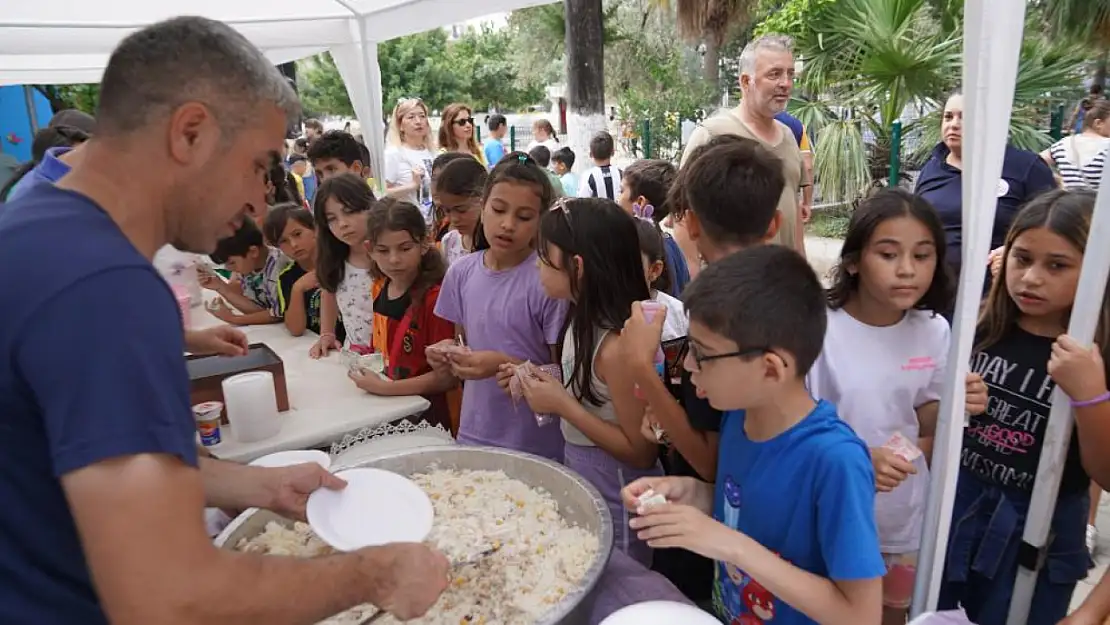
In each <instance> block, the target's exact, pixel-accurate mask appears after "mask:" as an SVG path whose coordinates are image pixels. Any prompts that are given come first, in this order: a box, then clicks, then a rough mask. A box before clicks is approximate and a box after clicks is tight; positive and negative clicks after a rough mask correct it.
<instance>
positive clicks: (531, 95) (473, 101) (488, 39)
mask: <svg viewBox="0 0 1110 625" xmlns="http://www.w3.org/2000/svg"><path fill="white" fill-rule="evenodd" d="M512 41H513V36H512V33H511V32H510V31H509V30H508V29H494V28H492V27H490V26H487V25H483V26H482V27H480V28H477V29H470V30H469V31H467V32H466V33H464V34H463V36H462V37H460V38H459V39H458V40H457V41H454V42H451V44H450V58H449V59H448V65H449V67H450V68H451V71H453V72H455V73H456V74H457V75H459V76H465V77H466V80H465V82H464V84H463V91H464V94H465V95H464V96H463V97H462V98H461V100H462V101H463V102H467V103H468V104H470V105H471V106H472V107H474V108H475V110H486V111H488V110H491V109H497V110H514V109H521V108H525V107H527V106H530V105H532V104H536V103H537V102H541V101H542V100H543V99H544V83H543V82H541V81H539V80H538V79H537V78H535V77H525V76H522V75H521V73H520V71H519V68H518V66H517V63H516V62H515V59H514V58H513V56H512Z"/></svg>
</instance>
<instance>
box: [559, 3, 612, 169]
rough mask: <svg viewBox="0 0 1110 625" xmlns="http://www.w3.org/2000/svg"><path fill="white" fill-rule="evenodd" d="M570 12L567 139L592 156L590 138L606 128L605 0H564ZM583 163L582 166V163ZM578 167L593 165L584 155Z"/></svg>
mask: <svg viewBox="0 0 1110 625" xmlns="http://www.w3.org/2000/svg"><path fill="white" fill-rule="evenodd" d="M563 5H564V9H565V13H566V27H567V33H566V42H565V43H566V54H567V135H568V136H567V138H568V140H569V143H570V145H571V149H573V150H574V151H575V153H577V154H581V155H584V156H588V155H589V145H590V138H591V137H592V136H593V135H594V133H596V132H598V131H601V130H605V128H606V123H605V49H604V42H603V40H602V7H601V0H563ZM579 164H581V167H579V166H578V165H579ZM575 166H576V167H575V169H587V168H589V167H592V164H591V163H590V162H589V158H584V157H583V156H580V157H579V158H578V159H576V160H575Z"/></svg>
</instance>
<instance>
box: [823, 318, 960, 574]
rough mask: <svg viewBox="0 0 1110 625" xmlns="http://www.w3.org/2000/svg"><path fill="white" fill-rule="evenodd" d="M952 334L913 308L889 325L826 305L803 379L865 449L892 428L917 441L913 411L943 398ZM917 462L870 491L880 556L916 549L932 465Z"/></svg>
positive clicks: (887, 435) (881, 440)
mask: <svg viewBox="0 0 1110 625" xmlns="http://www.w3.org/2000/svg"><path fill="white" fill-rule="evenodd" d="M949 335H950V329H949V326H948V321H946V320H945V319H944V317H941V316H940V315H934V314H933V313H932V312H930V311H925V310H911V311H909V312H907V313H906V316H905V317H903V318H902V320H901V321H899V322H898V323H896V324H894V325H892V326H886V327H876V326H870V325H867V324H865V323H862V322H861V321H859V320H857V319H856V318H855V317H852V316H851V315H849V314H848V313H847V312H845V311H844V310H830V311H829V313H828V329H827V331H826V332H825V344H824V348H823V349H822V351H821V355H820V356H819V357H818V358H817V362H815V363H814V364H813V368H812V369H810V372H809V375H808V376H807V383H808V386H809V390H810V393H812V394H813V397H814V398H815V399H824V400H827V401H829V402H831V403H833V404H835V405H836V407H837V412H838V413H839V415H840V418H841V419H843V420H844V421H845V422H846V423H847V424H848V425H850V426H851V427H852V429H853V430H855V432H856V434H857V435H858V436H859V437H860V438H861V439H863V441H864V443H866V444H867V446H868V447H881V446H882V445H883V444H885V443H886V442H887V441H888V440H890V437H892V436H893V435H894V434H895V433H896V432H900V433H901V434H902V435H903V436H905V437H906V438H907V439H909V440H910V441H911V442H913V443H915V444H916V443H917V440H918V433H919V429H920V428H919V425H918V420H917V413H916V409H917V408H918V407H920V406H922V405H923V404H926V403H928V402H931V401H938V400H939V399H940V393H941V387H942V384H943V380H944V367H945V362H946V359H947V356H948V344H949ZM914 466H915V467H916V468H917V474H916V475H911V476H909V477H908V478H907V479H906V481H904V482H902V483H901V484H900V485H898V487H897V488H895V489H894V490H893V491H891V492H889V493H877V494H876V495H875V521H876V523H877V524H878V526H879V543H880V545H881V547H882V551H883V553H887V554H900V553H911V552H915V551H917V550H918V548H919V545H920V542H921V524H922V519H923V518H924V516H925V500H926V497H927V496H928V492H929V468H928V465H927V464H926V461H925V457H924V456H922V457H919V458H918V459H917V460H916V461H915V462H914Z"/></svg>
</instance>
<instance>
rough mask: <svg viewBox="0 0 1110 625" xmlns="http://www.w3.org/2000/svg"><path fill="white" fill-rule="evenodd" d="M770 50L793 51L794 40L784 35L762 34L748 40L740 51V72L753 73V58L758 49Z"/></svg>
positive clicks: (757, 53)
mask: <svg viewBox="0 0 1110 625" xmlns="http://www.w3.org/2000/svg"><path fill="white" fill-rule="evenodd" d="M762 50H771V51H774V52H790V53H793V52H794V40H793V39H791V38H790V37H787V36H786V35H776V34H770V35H763V36H762V37H759V38H758V39H754V40H752V41H749V42H748V45H746V46H744V51H743V52H741V53H740V73H741V74H748V75H749V76H751V75H752V74H754V73H755V59H756V57H757V56H759V53H760V51H762Z"/></svg>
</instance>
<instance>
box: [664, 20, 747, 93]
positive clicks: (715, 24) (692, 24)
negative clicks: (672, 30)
mask: <svg viewBox="0 0 1110 625" xmlns="http://www.w3.org/2000/svg"><path fill="white" fill-rule="evenodd" d="M653 1H654V2H655V3H656V4H658V5H660V6H662V7H667V8H669V7H671V6H672V3H673V6H674V8H675V10H676V14H677V15H678V32H679V34H681V35H682V36H683V37H685V38H686V39H687V40H689V41H701V42H703V43H704V44H705V55H704V56H703V58H702V69H703V72H704V75H705V79H706V80H707V81H709V82H710V83H712V84H718V82H719V80H720V64H721V47H722V46H724V45H725V43H726V42H727V41H728V39H729V38H730V35H731V34H733V33H734V32H736V30H738V29H744V28H747V27H748V26H749V25H750V23H751V17H752V15H753V14H754V13H755V10H756V8H757V7H758V6H759V3H760V0H653Z"/></svg>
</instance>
